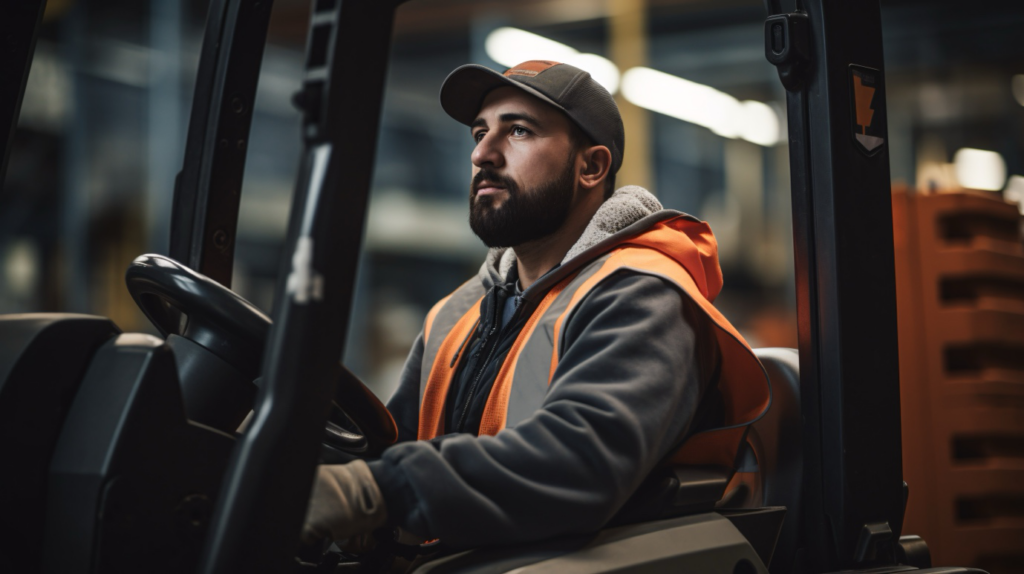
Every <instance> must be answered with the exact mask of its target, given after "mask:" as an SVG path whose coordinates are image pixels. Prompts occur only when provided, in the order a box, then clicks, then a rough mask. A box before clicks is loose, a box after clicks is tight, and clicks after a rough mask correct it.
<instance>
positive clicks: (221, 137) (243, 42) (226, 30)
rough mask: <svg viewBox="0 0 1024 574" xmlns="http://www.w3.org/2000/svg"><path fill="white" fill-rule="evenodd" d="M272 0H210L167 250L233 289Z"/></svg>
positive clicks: (176, 184)
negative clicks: (244, 184)
mask: <svg viewBox="0 0 1024 574" xmlns="http://www.w3.org/2000/svg"><path fill="white" fill-rule="evenodd" d="M272 6H273V1H272V0H213V2H212V3H211V4H210V10H209V15H208V16H207V20H206V33H205V36H204V37H203V48H202V52H201V53H200V58H199V72H198V73H197V77H196V89H195V96H194V97H193V99H192V117H191V119H190V120H189V129H188V136H187V139H186V140H185V141H186V143H185V161H184V165H183V167H182V169H181V173H179V174H178V178H177V180H176V181H175V186H174V187H175V189H174V204H173V207H172V212H171V238H170V248H169V250H168V254H169V255H170V257H171V258H172V259H175V260H177V261H180V262H182V263H184V264H185V265H188V266H189V267H191V268H192V269H195V270H196V271H198V272H200V273H202V274H204V275H206V276H207V277H210V278H211V279H214V280H216V281H217V282H219V283H221V284H222V285H224V286H226V287H230V286H231V267H232V264H233V262H234V255H235V232H236V229H237V227H238V208H239V203H240V201H241V198H242V175H243V173H244V171H245V156H246V150H247V149H248V144H249V128H250V126H251V125H252V112H253V104H254V103H255V101H256V84H257V80H258V79H259V73H260V64H261V62H262V61H263V47H264V46H265V45H266V39H267V27H268V25H269V23H270V12H271V7H272Z"/></svg>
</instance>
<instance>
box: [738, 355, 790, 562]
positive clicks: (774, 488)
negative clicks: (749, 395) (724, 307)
mask: <svg viewBox="0 0 1024 574" xmlns="http://www.w3.org/2000/svg"><path fill="white" fill-rule="evenodd" d="M754 353H755V354H756V355H757V358H758V359H760V360H761V364H763V365H764V368H765V370H766V371H767V372H768V379H769V380H770V381H771V385H772V404H771V407H770V408H769V409H768V412H766V413H765V415H764V416H763V417H761V419H760V420H758V421H757V422H755V423H754V424H753V425H752V426H751V430H750V433H749V435H748V442H749V443H750V445H751V447H752V448H753V450H754V454H755V456H756V458H757V465H758V470H759V474H760V482H761V485H760V486H761V498H762V499H761V501H760V504H761V505H762V506H785V507H786V519H785V522H784V523H783V525H782V532H781V534H779V541H778V543H777V545H776V548H775V554H774V556H773V557H772V563H771V566H770V570H771V572H772V574H781V573H783V572H787V573H788V572H792V570H793V561H794V559H795V554H796V550H797V548H798V547H799V544H800V538H801V537H800V522H801V521H800V498H801V487H802V484H801V483H802V478H803V445H802V443H801V440H800V362H799V357H798V356H797V352H796V349H782V348H766V349H755V350H754Z"/></svg>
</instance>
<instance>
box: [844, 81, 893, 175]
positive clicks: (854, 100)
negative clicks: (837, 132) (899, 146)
mask: <svg viewBox="0 0 1024 574" xmlns="http://www.w3.org/2000/svg"><path fill="white" fill-rule="evenodd" d="M850 100H851V106H850V107H851V108H852V109H853V110H852V111H853V114H852V116H853V122H852V124H853V125H852V126H851V128H852V132H853V139H854V141H855V142H857V145H858V146H859V147H860V148H861V151H863V152H865V153H867V154H868V155H874V154H875V153H877V152H878V150H879V149H881V147H882V144H884V143H885V136H886V126H885V91H884V90H883V88H882V73H881V72H880V71H879V70H875V69H873V68H867V67H864V66H857V65H851V66H850Z"/></svg>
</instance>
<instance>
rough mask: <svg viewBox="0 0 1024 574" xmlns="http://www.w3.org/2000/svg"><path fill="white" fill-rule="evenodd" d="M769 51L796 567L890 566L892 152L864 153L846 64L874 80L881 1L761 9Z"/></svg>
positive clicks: (881, 126) (895, 361)
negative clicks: (789, 206)
mask: <svg viewBox="0 0 1024 574" xmlns="http://www.w3.org/2000/svg"><path fill="white" fill-rule="evenodd" d="M766 5H767V6H768V9H769V14H770V17H769V19H768V21H767V22H766V27H765V42H766V53H767V56H768V59H769V61H771V62H772V63H773V64H776V65H777V66H778V67H779V76H780V79H781V80H782V82H783V85H784V86H785V87H786V89H787V91H788V93H787V112H788V116H789V146H790V172H791V174H792V187H793V231H794V240H795V254H796V276H797V277H796V285H797V314H798V333H799V345H800V377H801V384H800V392H801V398H802V415H803V428H802V435H803V442H804V447H803V450H804V478H803V488H804V493H805V498H804V504H803V513H802V516H801V517H800V519H801V520H802V521H803V528H802V529H801V530H802V531H803V533H804V537H805V538H804V540H803V544H802V553H801V554H802V562H803V564H802V570H801V571H814V572H821V571H830V570H838V569H840V568H864V567H867V566H871V565H875V564H879V565H884V564H894V563H895V555H894V547H895V545H896V543H897V538H898V537H899V534H900V529H901V527H902V522H903V508H904V496H905V494H904V492H905V490H904V484H903V467H902V445H901V442H900V402H899V401H900V394H899V358H898V350H897V331H896V278H895V264H894V259H893V232H892V207H891V203H890V193H891V192H890V182H889V152H888V146H887V145H886V144H884V143H883V144H882V145H881V147H880V148H875V149H874V150H872V151H871V153H868V152H867V150H865V149H861V148H859V147H858V143H857V142H856V140H855V137H854V134H853V129H854V127H855V112H854V110H855V107H854V106H855V102H854V101H853V100H854V98H853V97H852V96H851V87H850V82H851V81H852V77H853V76H852V75H853V69H852V68H851V66H864V67H867V68H870V69H872V70H874V76H875V77H874V78H873V79H874V81H875V82H876V89H875V93H874V99H873V101H872V102H871V105H872V108H873V110H874V114H875V115H874V117H873V122H870V123H872V124H873V129H875V130H880V137H882V139H883V141H885V139H886V138H887V133H886V129H885V127H886V126H885V119H886V118H885V100H884V81H883V78H884V69H885V64H884V62H883V58H882V35H881V12H880V8H879V2H878V0H864V1H861V2H833V1H827V0H804V1H803V2H800V0H797V6H796V10H795V11H794V12H792V13H789V14H780V12H781V9H780V6H779V2H778V0H770V1H769V0H766Z"/></svg>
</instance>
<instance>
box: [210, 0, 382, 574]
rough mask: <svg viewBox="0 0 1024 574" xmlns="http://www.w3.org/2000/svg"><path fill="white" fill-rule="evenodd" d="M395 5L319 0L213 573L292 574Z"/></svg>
mask: <svg viewBox="0 0 1024 574" xmlns="http://www.w3.org/2000/svg"><path fill="white" fill-rule="evenodd" d="M396 4H397V3H396V2H394V1H382V0H317V1H316V2H314V8H313V13H312V17H311V24H310V35H309V38H308V40H307V49H306V76H305V81H304V84H303V90H302V92H300V94H298V95H297V97H296V101H297V103H299V104H300V106H301V107H302V108H303V111H304V112H305V113H304V120H303V135H304V138H305V150H304V152H303V164H302V169H301V171H300V174H299V178H298V181H297V184H296V190H295V197H294V200H293V203H292V212H291V221H290V222H289V227H288V240H287V243H286V246H285V250H284V252H285V256H284V260H283V261H282V272H281V274H280V279H279V283H278V286H277V291H276V293H277V295H276V297H275V304H274V306H275V309H274V313H273V319H274V326H273V329H272V330H271V333H270V337H269V340H268V342H267V352H266V354H265V359H264V367H263V374H264V383H263V385H262V387H261V389H260V395H259V396H258V397H257V400H256V403H257V404H256V410H255V414H254V416H253V420H252V422H251V424H250V426H249V429H248V430H247V432H246V433H245V435H244V436H242V437H241V438H240V439H239V442H238V445H237V446H236V447H235V450H234V452H233V454H232V458H231V461H230V462H229V466H228V470H227V472H226V474H225V477H224V482H223V484H222V485H221V490H220V496H219V497H218V502H217V509H216V511H215V513H214V516H213V519H212V522H211V526H210V530H209V534H208V536H207V540H206V546H205V550H204V558H203V561H202V566H201V568H200V571H201V572H204V573H206V574H225V573H239V574H241V573H250V572H283V571H286V568H287V567H288V566H289V562H290V561H291V560H292V557H293V556H294V553H295V550H296V548H297V545H298V536H299V530H300V528H301V525H302V519H303V516H304V515H305V511H306V505H307V502H308V499H309V492H310V488H311V486H312V480H313V474H314V470H315V467H316V464H317V460H318V455H319V452H320V443H321V440H322V437H323V433H324V424H325V423H326V420H327V414H328V409H329V406H330V399H331V396H332V394H333V390H334V382H335V377H336V375H337V369H338V358H339V357H340V356H341V355H342V350H343V349H344V346H345V333H346V330H347V326H348V322H349V315H350V309H351V304H352V294H353V292H354V289H355V282H356V270H357V267H358V261H359V246H360V243H361V239H362V234H363V224H364V220H365V217H366V205H367V200H368V196H369V191H370V183H371V178H372V175H373V160H374V153H375V151H376V142H377V130H378V127H379V124H380V111H381V105H382V100H383V90H384V78H385V76H386V71H387V63H388V51H389V48H390V43H391V28H392V23H393V20H394V9H395V5H396ZM328 104H329V105H328Z"/></svg>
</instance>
